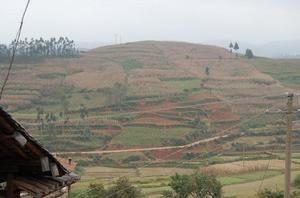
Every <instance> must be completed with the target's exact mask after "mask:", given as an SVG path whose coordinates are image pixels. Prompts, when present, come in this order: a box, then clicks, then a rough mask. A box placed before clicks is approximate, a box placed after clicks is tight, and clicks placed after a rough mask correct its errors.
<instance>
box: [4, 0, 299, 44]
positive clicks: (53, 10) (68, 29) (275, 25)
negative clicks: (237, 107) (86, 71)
mask: <svg viewBox="0 0 300 198" xmlns="http://www.w3.org/2000/svg"><path fill="white" fill-rule="evenodd" d="M26 1H27V0H0V24H1V27H0V43H1V42H2V43H3V42H4V43H6V42H8V41H11V40H12V39H13V38H14V35H15V33H16V30H17V27H18V25H19V22H20V17H21V13H22V11H23V9H24V6H25V4H26ZM299 10H300V1H298V0H31V4H30V7H29V9H28V13H27V16H26V21H25V23H24V29H23V33H22V37H23V38H24V37H40V36H43V37H45V38H47V37H50V36H60V35H62V36H68V37H70V38H72V39H74V40H76V41H103V42H113V41H114V37H115V34H118V35H122V40H123V42H128V41H137V40H178V41H190V42H205V41H211V40H234V41H235V40H237V41H246V42H250V43H265V42H270V41H277V40H295V39H298V40H299V39H300V22H299V20H300V12H299Z"/></svg>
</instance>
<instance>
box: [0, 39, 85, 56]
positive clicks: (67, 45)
mask: <svg viewBox="0 0 300 198" xmlns="http://www.w3.org/2000/svg"><path fill="white" fill-rule="evenodd" d="M14 45H15V41H13V42H11V44H9V45H4V44H0V58H1V59H5V58H6V59H7V57H9V56H10V55H11V54H12V50H13V46H14ZM16 55H17V56H20V57H76V56H78V55H79V51H78V50H77V49H76V47H75V43H74V41H73V40H71V39H69V38H68V37H59V38H58V39H57V38H55V37H53V38H50V39H49V40H47V39H43V38H40V39H33V38H31V39H28V38H25V39H24V40H20V41H19V43H18V47H17V50H16Z"/></svg>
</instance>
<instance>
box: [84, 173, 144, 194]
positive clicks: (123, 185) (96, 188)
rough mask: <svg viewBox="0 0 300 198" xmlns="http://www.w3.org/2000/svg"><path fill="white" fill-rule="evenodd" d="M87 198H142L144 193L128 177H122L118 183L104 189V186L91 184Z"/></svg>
mask: <svg viewBox="0 0 300 198" xmlns="http://www.w3.org/2000/svg"><path fill="white" fill-rule="evenodd" d="M84 197H86V198H101V197H111V198H140V197H142V193H141V191H140V189H138V188H136V187H134V186H133V185H132V184H131V183H130V182H129V179H128V178H127V177H121V178H119V179H118V180H117V182H116V183H115V184H114V185H112V186H110V187H108V188H107V189H105V188H104V186H103V184H90V186H89V190H88V191H87V194H86V195H85V196H84Z"/></svg>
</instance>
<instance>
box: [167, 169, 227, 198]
mask: <svg viewBox="0 0 300 198" xmlns="http://www.w3.org/2000/svg"><path fill="white" fill-rule="evenodd" d="M169 186H170V187H171V188H172V190H168V191H164V192H163V198H177V197H180V198H188V197H197V198H204V197H212V198H220V197H221V196H222V185H221V183H220V182H219V181H218V180H217V179H216V177H215V176H211V175H205V174H202V173H195V174H192V175H179V174H176V175H174V176H172V177H171V181H170V183H169Z"/></svg>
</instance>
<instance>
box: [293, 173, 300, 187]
mask: <svg viewBox="0 0 300 198" xmlns="http://www.w3.org/2000/svg"><path fill="white" fill-rule="evenodd" d="M294 184H295V186H297V187H298V188H300V174H299V175H297V176H296V178H295V179H294Z"/></svg>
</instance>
